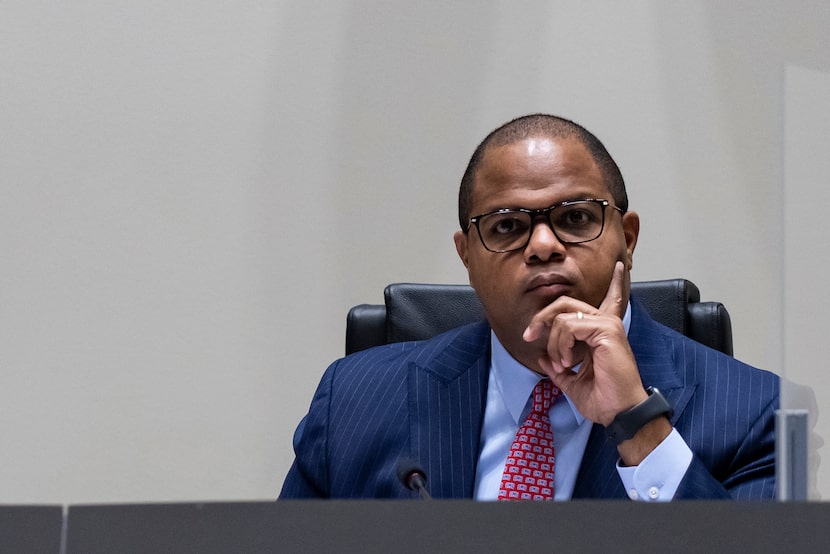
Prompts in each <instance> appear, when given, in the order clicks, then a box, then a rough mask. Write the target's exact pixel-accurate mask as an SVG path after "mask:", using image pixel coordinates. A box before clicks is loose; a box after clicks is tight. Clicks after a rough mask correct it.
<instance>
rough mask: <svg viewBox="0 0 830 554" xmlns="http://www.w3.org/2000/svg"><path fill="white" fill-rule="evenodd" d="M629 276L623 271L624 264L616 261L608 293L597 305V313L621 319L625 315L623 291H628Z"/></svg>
mask: <svg viewBox="0 0 830 554" xmlns="http://www.w3.org/2000/svg"><path fill="white" fill-rule="evenodd" d="M630 279H631V275H630V273H629V272H628V271H626V270H625V264H623V263H622V262H621V261H617V263H616V264H615V265H614V274H613V275H612V276H611V283H610V284H609V285H608V292H606V293H605V298H603V299H602V303H601V304H600V305H599V311H600V312H602V313H605V314H613V315H616V316H617V317H620V318H621V317H622V316H623V314H624V313H625V304H624V302H623V301H624V300H625V299H624V296H623V295H624V291H625V290H626V289H628V288H629V287H628V284H629V280H630Z"/></svg>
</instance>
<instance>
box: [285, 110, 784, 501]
mask: <svg viewBox="0 0 830 554" xmlns="http://www.w3.org/2000/svg"><path fill="white" fill-rule="evenodd" d="M459 222H460V225H461V230H460V231H458V232H456V234H455V236H454V239H455V245H456V249H457V251H458V255H459V256H460V258H461V260H462V262H463V263H464V265H465V266H466V268H467V271H468V274H469V279H470V284H471V285H472V287H473V288H474V289H475V291H476V293H477V295H478V297H479V299H480V300H481V302H482V304H483V306H484V310H485V314H486V319H487V321H486V322H485V323H481V324H474V325H470V326H465V327H461V328H458V329H455V330H452V331H450V332H448V333H444V334H442V335H439V336H438V337H436V338H433V339H430V340H427V341H422V342H414V343H402V344H393V345H387V346H382V347H379V348H374V349H370V350H368V351H364V352H360V353H357V354H353V355H351V356H348V357H346V358H344V359H342V360H339V361H338V362H335V363H334V364H332V366H331V367H329V369H328V370H327V371H326V374H325V375H324V377H323V379H322V381H321V383H320V386H319V388H318V390H317V392H316V394H315V397H314V399H313V401H312V404H311V407H310V410H309V413H308V415H307V416H306V417H305V418H304V419H303V421H302V422H301V424H300V426H299V428H298V429H297V432H296V434H295V438H294V448H295V453H296V459H295V461H294V464H293V465H292V467H291V469H290V471H289V473H288V476H287V478H286V480H285V483H284V484H283V489H282V492H281V494H280V498H304V497H329V498H334V497H339V498H343V497H400V498H405V497H412V496H415V494H414V493H412V492H410V491H408V490H407V489H406V488H405V487H404V486H403V485H402V484H401V483H400V481H399V479H398V478H397V476H396V466H397V465H398V463H399V461H400V460H401V459H406V458H412V459H415V460H417V461H418V462H419V463H420V464H421V465H422V466H423V468H424V470H425V473H426V475H427V489H428V490H429V492H430V494H431V495H432V496H433V497H439V498H476V499H480V500H490V499H492V500H495V499H499V498H502V499H513V498H517V499H523V498H543V499H551V498H552V499H556V500H565V499H570V498H625V497H628V498H631V499H639V500H670V499H673V498H735V499H771V498H773V496H774V485H775V482H774V473H775V471H774V458H775V455H774V438H773V427H774V423H773V421H774V419H773V418H774V410H775V409H776V408H777V406H778V394H779V384H778V378H777V377H776V376H775V375H773V374H771V373H768V372H765V371H761V370H757V369H754V368H751V367H749V366H747V365H745V364H742V363H741V362H738V361H736V360H735V359H734V358H732V357H729V356H726V355H723V354H721V353H718V352H715V351H713V350H710V349H708V348H706V347H704V346H702V345H700V344H698V343H695V342H693V341H691V340H690V339H688V338H686V337H684V336H682V335H680V334H678V333H675V332H674V331H671V330H669V329H667V328H665V327H663V326H661V325H659V324H657V323H656V322H654V321H653V320H652V319H651V318H650V317H649V316H648V314H647V313H646V312H645V310H644V308H642V307H641V306H640V305H639V304H638V303H637V301H636V299H635V298H632V299H630V301H629V288H630V279H629V272H630V270H631V267H632V262H633V254H634V249H635V247H636V244H637V237H638V234H639V216H638V215H637V214H636V213H635V212H633V211H629V210H628V198H627V195H626V191H625V185H624V182H623V178H622V175H621V174H620V171H619V169H618V168H617V165H616V163H615V162H614V161H613V159H612V158H611V156H610V155H609V154H608V152H607V151H606V149H605V147H604V146H603V145H602V143H601V142H600V141H599V140H598V139H597V138H596V137H594V136H593V135H592V134H591V133H589V132H588V131H587V130H585V129H584V128H582V127H581V126H579V125H577V124H576V123H573V122H571V121H568V120H566V119H562V118H559V117H554V116H548V115H538V114H537V115H530V116H525V117H521V118H518V119H515V120H513V121H511V122H509V123H507V124H505V125H503V126H502V127H500V128H498V129H496V130H495V131H493V132H492V133H491V134H490V135H488V137H487V138H485V139H484V141H483V142H482V143H481V144H480V145H479V147H478V148H477V149H476V151H475V153H474V154H473V156H472V159H471V160H470V163H469V165H468V167H467V171H466V172H465V175H464V177H463V179H462V182H461V188H460V192H459ZM652 387H656V390H655V389H654V388H652ZM543 400H544V401H545V402H543ZM551 402H552V403H551ZM530 444H532V445H533V447H530V446H529V445H530ZM531 448H532V452H533V453H531V454H527V452H528V451H529V449H531ZM525 456H527V457H525Z"/></svg>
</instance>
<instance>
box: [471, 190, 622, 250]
mask: <svg viewBox="0 0 830 554" xmlns="http://www.w3.org/2000/svg"><path fill="white" fill-rule="evenodd" d="M586 202H590V203H592V204H599V205H600V207H601V208H602V224H601V225H600V228H599V233H597V236H595V237H594V238H590V239H585V240H577V241H570V240H563V239H562V238H560V237H559V234H558V233H557V232H556V228H554V226H553V222H552V221H551V219H550V214H551V213H552V212H553V210H555V209H556V208H560V207H562V206H572V205H574V204H583V203H586ZM607 207H611V208H613V209H615V210H617V211H618V212H620V214H621V215H625V210H623V209H622V208H620V207H618V206H614V205H613V204H611V203H610V202H609V201H608V200H605V199H603V198H582V199H580V200H566V201H564V202H560V203H558V204H554V205H553V206H550V207H548V208H542V209H540V210H529V209H527V208H501V209H499V210H494V211H492V212H487V213H486V214H480V215H477V216H475V217H471V218H470V223H469V224H468V225H467V232H469V231H470V227H472V226H473V225H475V226H476V232H477V233H478V239H479V240H480V241H481V244H482V245H483V246H484V248H485V249H486V250H488V251H490V252H494V253H496V254H505V253H507V252H515V251H516V250H522V249H523V248H525V247H526V246H527V245H528V244H529V243H530V238H531V237H532V236H533V228H534V226H535V225H534V223H533V222H534V221H535V220H536V218H537V217H540V216H544V217H545V219H546V220H547V224H548V227H550V230H551V231H552V232H553V235H554V236H555V237H556V240H558V241H559V242H561V243H562V244H583V243H586V242H591V241H593V240H597V239H598V238H599V237H601V236H602V232H603V231H605V208H607ZM515 212H520V213H525V214H529V215H530V222H531V223H530V227H529V230H528V233H527V240H525V242H524V244H522V245H521V246H517V247H516V248H511V249H510V250H493V249H492V248H490V247H489V246H487V243H486V242H484V238H483V237H482V236H481V228H480V227H479V222H480V221H481V218H483V217H487V216H490V215H495V214H504V213H515Z"/></svg>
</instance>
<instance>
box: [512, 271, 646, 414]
mask: <svg viewBox="0 0 830 554" xmlns="http://www.w3.org/2000/svg"><path fill="white" fill-rule="evenodd" d="M628 279H630V277H629V274H628V271H626V270H625V267H624V265H623V263H622V262H617V264H616V266H615V267H614V275H613V277H612V278H611V284H610V285H609V287H608V292H607V293H606V295H605V298H604V299H603V301H602V303H601V304H600V306H599V308H595V307H593V306H591V305H590V304H587V303H585V302H582V301H580V300H576V299H575V298H571V297H568V296H563V297H560V298H557V299H556V300H555V301H554V302H553V303H551V304H550V305H548V306H546V307H545V308H544V309H542V310H541V311H540V312H539V313H538V314H536V315H535V316H534V317H533V319H532V320H531V321H530V324H529V325H528V327H527V329H526V330H525V332H524V340H525V341H527V342H533V341H544V342H545V343H546V346H545V350H546V354H547V355H546V356H543V357H542V358H540V359H539V365H540V366H541V367H542V369H543V370H544V371H545V373H547V375H548V376H549V377H550V379H551V381H552V382H553V384H554V385H556V386H557V387H559V388H560V389H561V390H562V391H563V392H565V394H567V395H568V397H569V398H570V399H571V401H572V402H573V403H574V405H575V406H576V408H577V409H578V410H579V411H580V413H581V414H582V415H584V416H585V417H586V418H588V419H590V420H591V421H594V422H596V423H601V424H602V425H608V424H610V423H611V421H613V419H614V417H615V416H616V415H617V414H618V413H620V412H622V411H625V410H627V409H629V408H631V407H632V406H634V405H635V404H637V403H638V402H640V401H642V400H645V399H646V397H647V396H648V395H647V394H646V391H645V389H644V388H643V384H642V381H641V380H640V374H639V372H638V371H637V363H636V362H635V361H634V354H633V353H632V352H631V347H630V346H629V345H628V337H627V336H626V334H625V328H624V327H623V323H622V315H623V314H624V313H625V309H626V303H625V299H624V298H623V291H624V290H628V287H627V286H626V285H627V281H628ZM579 363H581V364H582V365H581V366H580V368H579V371H578V372H575V371H573V369H572V368H573V367H574V366H576V365H577V364H579Z"/></svg>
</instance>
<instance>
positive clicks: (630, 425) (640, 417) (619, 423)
mask: <svg viewBox="0 0 830 554" xmlns="http://www.w3.org/2000/svg"><path fill="white" fill-rule="evenodd" d="M646 393H647V394H648V398H646V399H645V400H643V401H642V402H640V403H639V404H637V405H636V406H634V407H633V408H630V409H628V410H626V411H624V412H620V413H618V414H617V417H615V418H614V421H612V422H611V424H610V425H609V426H608V427H606V428H605V432H606V433H607V434H608V438H609V439H611V440H612V441H614V443H615V444H620V443H621V442H623V441H627V440H628V439H630V438H631V437H633V436H634V435H636V434H637V431H639V430H640V429H642V428H643V426H644V425H645V424H646V423H648V422H650V421H652V420H654V419H657V418H658V417H660V416H666V418H668V419H671V416H672V415H673V414H674V410H672V407H671V406H670V405H669V403H668V401H667V400H666V399H665V397H663V395H662V394H660V391H659V390H657V387H649V388H647V389H646Z"/></svg>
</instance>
